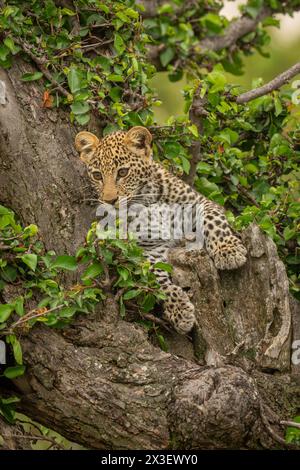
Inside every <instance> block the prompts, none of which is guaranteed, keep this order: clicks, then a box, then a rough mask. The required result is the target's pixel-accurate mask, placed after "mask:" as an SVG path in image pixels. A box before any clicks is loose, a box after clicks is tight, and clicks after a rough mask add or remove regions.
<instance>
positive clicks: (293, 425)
mask: <svg viewBox="0 0 300 470" xmlns="http://www.w3.org/2000/svg"><path fill="white" fill-rule="evenodd" d="M280 424H282V425H283V426H290V427H292V428H297V429H300V423H295V422H294V421H280Z"/></svg>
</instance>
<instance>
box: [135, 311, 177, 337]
mask: <svg viewBox="0 0 300 470" xmlns="http://www.w3.org/2000/svg"><path fill="white" fill-rule="evenodd" d="M140 314H141V317H142V318H145V319H146V320H149V321H152V322H153V323H155V324H156V325H159V326H162V327H163V328H165V330H167V331H170V332H171V333H172V330H171V328H169V326H168V324H167V322H165V321H164V320H162V319H161V318H159V317H155V316H154V315H152V314H151V313H144V312H140Z"/></svg>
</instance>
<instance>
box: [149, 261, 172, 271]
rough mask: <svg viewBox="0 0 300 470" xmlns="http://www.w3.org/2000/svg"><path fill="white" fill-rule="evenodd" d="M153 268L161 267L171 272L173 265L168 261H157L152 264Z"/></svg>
mask: <svg viewBox="0 0 300 470" xmlns="http://www.w3.org/2000/svg"><path fill="white" fill-rule="evenodd" d="M153 267H154V269H161V270H162V271H166V272H167V273H171V272H172V271H173V266H171V264H168V263H162V262H161V261H159V262H158V263H155V264H154V265H153Z"/></svg>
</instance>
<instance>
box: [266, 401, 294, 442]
mask: <svg viewBox="0 0 300 470" xmlns="http://www.w3.org/2000/svg"><path fill="white" fill-rule="evenodd" d="M264 408H265V409H267V407H266V406H265V405H263V404H262V403H260V416H261V420H262V422H263V424H264V426H265V428H266V430H267V431H268V433H269V434H270V436H271V437H272V439H273V440H274V441H276V442H278V443H279V444H281V445H282V446H283V447H285V448H287V449H297V450H299V446H297V445H296V444H292V443H291V442H286V441H285V439H283V437H281V436H280V435H279V434H277V432H276V431H275V430H274V429H273V428H272V427H271V425H270V423H269V421H268V419H267V417H266V414H265V410H264Z"/></svg>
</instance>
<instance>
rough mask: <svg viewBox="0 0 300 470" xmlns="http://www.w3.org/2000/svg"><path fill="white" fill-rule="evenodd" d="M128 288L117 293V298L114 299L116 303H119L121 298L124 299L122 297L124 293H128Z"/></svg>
mask: <svg viewBox="0 0 300 470" xmlns="http://www.w3.org/2000/svg"><path fill="white" fill-rule="evenodd" d="M126 289H127V287H123V288H122V289H120V290H118V292H117V293H116V295H115V297H114V300H115V301H116V302H118V301H119V300H120V298H121V297H122V295H123V294H124V292H125V291H126Z"/></svg>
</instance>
